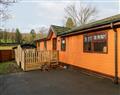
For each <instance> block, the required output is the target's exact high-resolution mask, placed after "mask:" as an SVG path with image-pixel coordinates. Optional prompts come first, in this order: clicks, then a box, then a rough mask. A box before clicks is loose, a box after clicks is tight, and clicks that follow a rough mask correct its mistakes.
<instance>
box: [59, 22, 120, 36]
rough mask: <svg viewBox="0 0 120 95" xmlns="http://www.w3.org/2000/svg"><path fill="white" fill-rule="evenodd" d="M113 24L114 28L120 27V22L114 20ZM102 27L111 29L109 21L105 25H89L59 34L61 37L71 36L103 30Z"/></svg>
mask: <svg viewBox="0 0 120 95" xmlns="http://www.w3.org/2000/svg"><path fill="white" fill-rule="evenodd" d="M112 24H113V25H114V27H115V28H118V27H120V22H114V23H112ZM103 29H111V23H108V24H105V25H100V26H96V27H91V28H87V29H83V30H75V31H72V32H69V33H67V32H66V33H64V34H62V35H59V36H61V37H65V36H72V35H77V34H84V33H88V32H93V31H94V32H95V31H98V30H103Z"/></svg>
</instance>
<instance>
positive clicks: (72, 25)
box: [66, 17, 74, 28]
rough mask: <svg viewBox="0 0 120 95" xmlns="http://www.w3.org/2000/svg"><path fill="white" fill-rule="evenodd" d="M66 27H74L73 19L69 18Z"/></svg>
mask: <svg viewBox="0 0 120 95" xmlns="http://www.w3.org/2000/svg"><path fill="white" fill-rule="evenodd" d="M66 27H68V28H73V27H74V22H73V20H72V18H70V17H69V18H68V19H67V22H66Z"/></svg>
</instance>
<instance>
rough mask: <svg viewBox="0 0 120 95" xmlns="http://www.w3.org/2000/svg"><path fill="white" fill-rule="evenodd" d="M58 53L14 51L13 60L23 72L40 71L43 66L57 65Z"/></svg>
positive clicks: (30, 50)
mask: <svg viewBox="0 0 120 95" xmlns="http://www.w3.org/2000/svg"><path fill="white" fill-rule="evenodd" d="M58 55H59V54H58V51H49V50H46V51H37V50H36V49H21V48H20V47H18V48H17V49H16V50H15V59H16V62H17V64H18V65H19V66H21V68H22V69H23V70H24V71H28V70H35V69H41V68H42V66H43V65H44V64H47V65H50V64H51V63H53V62H54V63H55V64H58V58H59V57H58Z"/></svg>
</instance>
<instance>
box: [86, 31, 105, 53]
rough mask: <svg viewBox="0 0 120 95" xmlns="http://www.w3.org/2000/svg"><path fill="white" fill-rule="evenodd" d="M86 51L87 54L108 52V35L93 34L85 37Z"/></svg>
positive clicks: (103, 33)
mask: <svg viewBox="0 0 120 95" xmlns="http://www.w3.org/2000/svg"><path fill="white" fill-rule="evenodd" d="M84 51H86V52H102V53H106V52H107V33H106V32H100V33H92V34H85V35H84Z"/></svg>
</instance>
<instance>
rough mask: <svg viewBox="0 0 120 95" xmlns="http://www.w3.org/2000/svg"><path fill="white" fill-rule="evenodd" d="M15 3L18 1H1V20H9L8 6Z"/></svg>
mask: <svg viewBox="0 0 120 95" xmlns="http://www.w3.org/2000/svg"><path fill="white" fill-rule="evenodd" d="M15 2H16V0H0V19H2V21H3V20H6V19H8V18H9V14H8V6H9V5H11V4H12V3H15Z"/></svg>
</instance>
